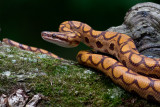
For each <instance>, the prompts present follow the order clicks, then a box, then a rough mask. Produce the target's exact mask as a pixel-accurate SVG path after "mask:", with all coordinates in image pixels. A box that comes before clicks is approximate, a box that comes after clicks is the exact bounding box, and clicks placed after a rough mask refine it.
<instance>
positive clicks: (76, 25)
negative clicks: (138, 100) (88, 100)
mask: <svg viewBox="0 0 160 107" xmlns="http://www.w3.org/2000/svg"><path fill="white" fill-rule="evenodd" d="M41 35H42V38H43V39H44V40H46V41H49V42H52V43H55V44H57V45H60V46H63V47H75V46H77V45H78V44H79V43H80V42H83V43H85V44H86V45H87V46H89V47H91V48H93V49H94V50H97V51H100V52H102V53H107V54H111V55H113V56H115V57H116V58H117V59H118V61H119V62H118V61H117V60H115V59H113V58H110V57H108V56H104V55H100V54H93V53H90V52H87V51H80V52H79V53H78V55H77V60H78V62H79V63H81V64H84V65H87V66H90V67H93V68H96V69H98V70H101V71H102V72H104V73H105V74H106V75H107V76H109V77H110V78H111V79H112V80H113V81H114V82H115V83H117V84H119V85H120V86H122V87H123V88H124V89H126V90H128V91H130V92H136V93H137V94H139V95H140V96H141V97H143V98H145V99H151V100H156V101H158V102H160V79H156V78H151V77H149V76H146V75H152V76H153V75H154V76H155V75H156V76H157V77H158V78H159V77H160V71H159V70H160V59H153V58H149V57H146V56H144V55H141V54H140V53H139V52H138V51H137V49H136V46H135V44H134V42H133V40H132V39H131V38H130V37H129V36H127V35H125V34H121V33H117V32H107V31H96V30H93V29H92V28H91V27H90V26H89V25H87V24H85V23H82V22H78V21H65V22H63V23H62V24H61V25H60V27H59V32H48V31H44V32H42V33H41ZM3 41H4V42H6V43H8V44H11V45H13V46H16V47H19V48H21V49H26V50H30V51H32V50H34V51H35V52H37V51H38V52H41V53H45V54H48V55H50V56H52V57H56V58H58V57H57V56H56V55H54V54H51V53H49V52H48V51H45V50H41V49H36V48H34V49H33V48H32V47H29V46H26V45H22V44H19V43H17V42H14V41H11V40H9V39H4V40H3ZM139 73H140V74H139ZM141 74H144V75H145V76H143V75H141Z"/></svg>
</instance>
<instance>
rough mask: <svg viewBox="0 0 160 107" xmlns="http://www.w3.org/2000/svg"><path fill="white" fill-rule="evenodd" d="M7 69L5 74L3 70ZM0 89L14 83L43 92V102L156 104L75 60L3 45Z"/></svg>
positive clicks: (111, 105)
mask: <svg viewBox="0 0 160 107" xmlns="http://www.w3.org/2000/svg"><path fill="white" fill-rule="evenodd" d="M7 73H8V74H7ZM0 74H1V78H0V79H1V80H0V87H1V88H0V93H1V94H2V93H8V92H11V91H12V90H13V89H14V87H17V86H18V87H20V88H21V87H22V88H24V89H26V90H31V92H30V93H28V94H30V95H31V96H32V95H33V94H37V93H41V94H43V95H44V96H45V98H46V99H45V100H42V102H41V103H40V104H41V105H45V106H76V107H79V106H93V107H94V106H102V107H103V106H104V107H106V106H107V107H115V106H143V105H144V106H146V107H147V106H148V107H151V106H153V107H154V106H155V107H156V106H157V107H158V105H156V104H153V103H149V102H147V101H146V100H144V99H142V98H140V97H138V96H136V95H132V94H130V93H128V92H126V91H124V90H123V89H121V88H120V87H119V86H117V85H115V84H114V83H113V82H112V81H111V80H110V79H109V78H107V77H106V76H105V75H104V74H102V73H100V72H97V71H94V70H93V69H90V68H86V67H83V66H81V65H78V63H77V62H73V61H67V60H58V59H53V58H51V57H49V56H46V55H42V54H35V53H32V52H28V51H23V50H20V49H17V48H14V47H10V46H7V45H3V46H1V47H0Z"/></svg>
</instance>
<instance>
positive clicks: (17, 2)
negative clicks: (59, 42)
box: [0, 0, 160, 60]
mask: <svg viewBox="0 0 160 107" xmlns="http://www.w3.org/2000/svg"><path fill="white" fill-rule="evenodd" d="M141 2H155V3H158V2H159V3H160V1H159V0H64V1H63V0H3V2H1V6H0V28H1V33H0V39H2V38H10V39H12V40H15V41H17V42H20V43H23V44H27V45H30V46H35V47H39V48H43V49H46V50H49V51H51V52H53V53H55V54H57V55H58V56H60V57H63V58H66V59H72V60H75V57H76V54H77V52H78V51H79V50H84V49H89V48H87V47H86V46H85V45H83V44H82V43H81V44H80V45H79V46H78V47H76V48H70V49H68V48H62V47H59V46H56V45H54V44H51V43H48V42H46V41H44V40H43V39H42V38H41V36H40V33H41V31H58V27H59V24H60V23H61V22H63V21H66V20H77V21H81V22H85V23H87V24H89V25H90V26H92V27H93V28H94V29H96V30H106V29H107V28H109V27H111V26H118V25H120V24H122V23H123V18H124V16H125V13H126V12H127V11H128V9H129V8H130V7H132V6H133V5H135V4H137V3H141Z"/></svg>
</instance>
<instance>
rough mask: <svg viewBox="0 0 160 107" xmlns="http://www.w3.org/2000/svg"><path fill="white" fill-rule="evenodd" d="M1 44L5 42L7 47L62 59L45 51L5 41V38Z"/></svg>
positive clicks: (8, 40)
mask: <svg viewBox="0 0 160 107" xmlns="http://www.w3.org/2000/svg"><path fill="white" fill-rule="evenodd" d="M3 42H5V43H6V44H8V45H11V46H14V47H17V48H20V49H23V50H28V51H32V52H36V53H42V54H47V55H49V56H51V57H54V58H57V59H62V58H60V57H58V56H57V55H55V54H53V53H51V52H48V51H47V50H44V49H40V48H36V47H31V46H27V45H24V44H20V43H18V42H15V41H13V40H10V39H7V38H4V39H3Z"/></svg>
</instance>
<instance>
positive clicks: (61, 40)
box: [41, 31, 79, 48]
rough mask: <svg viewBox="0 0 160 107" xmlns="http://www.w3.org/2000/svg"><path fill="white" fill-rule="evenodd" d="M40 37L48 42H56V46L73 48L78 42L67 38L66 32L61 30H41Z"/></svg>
mask: <svg viewBox="0 0 160 107" xmlns="http://www.w3.org/2000/svg"><path fill="white" fill-rule="evenodd" d="M41 37H42V38H43V39H44V40H45V41H48V42H50V43H53V44H56V45H58V46H62V47H66V48H73V47H76V46H77V45H78V44H79V42H78V41H73V40H71V41H70V40H69V38H68V36H67V33H63V32H49V31H43V32H41Z"/></svg>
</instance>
